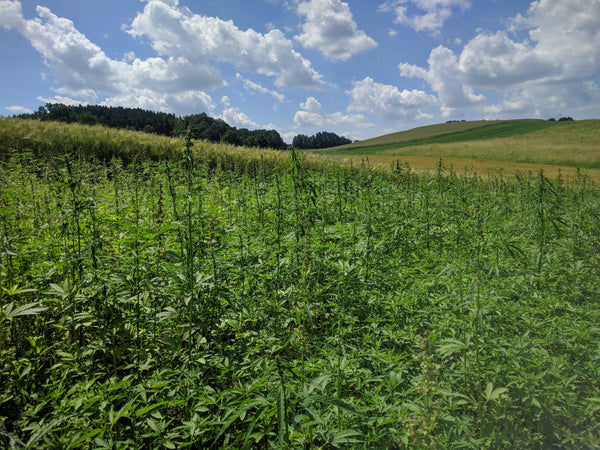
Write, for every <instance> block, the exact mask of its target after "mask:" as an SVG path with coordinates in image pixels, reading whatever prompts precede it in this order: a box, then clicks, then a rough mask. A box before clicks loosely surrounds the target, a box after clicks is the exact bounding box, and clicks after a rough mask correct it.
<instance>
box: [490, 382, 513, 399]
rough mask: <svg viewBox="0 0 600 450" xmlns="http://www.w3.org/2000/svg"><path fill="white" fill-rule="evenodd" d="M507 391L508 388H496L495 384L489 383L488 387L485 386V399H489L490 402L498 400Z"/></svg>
mask: <svg viewBox="0 0 600 450" xmlns="http://www.w3.org/2000/svg"><path fill="white" fill-rule="evenodd" d="M506 391H508V389H507V388H496V389H494V385H493V384H492V383H488V384H487V386H486V388H485V392H484V396H485V400H486V401H488V402H489V401H496V400H498V399H499V398H500V396H501V395H502V394H504V393H505V392H506Z"/></svg>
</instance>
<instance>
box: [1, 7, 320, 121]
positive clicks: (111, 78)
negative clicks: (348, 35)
mask: <svg viewBox="0 0 600 450" xmlns="http://www.w3.org/2000/svg"><path fill="white" fill-rule="evenodd" d="M36 11H37V14H38V17H37V18H34V19H31V20H26V19H25V18H24V17H23V13H22V8H21V3H20V2H19V1H17V0H0V25H1V26H3V27H4V28H7V29H11V28H15V29H17V30H18V31H19V32H20V33H21V34H22V35H23V36H24V37H25V38H27V39H28V40H29V41H30V42H31V44H32V46H33V47H34V48H35V49H36V50H37V51H38V52H39V53H40V54H41V55H42V56H43V58H44V61H45V63H46V65H47V66H48V67H49V68H50V69H51V71H50V73H51V75H52V79H53V80H54V81H55V82H56V83H57V85H58V87H57V88H55V89H54V90H55V91H56V92H57V94H58V95H57V96H56V97H55V98H54V99H51V100H52V101H53V102H57V101H59V100H60V99H64V100H65V101H68V102H70V103H73V102H77V103H79V102H83V103H88V102H89V103H91V102H94V103H95V102H97V101H98V100H99V99H101V98H103V99H104V101H103V104H108V105H116V104H121V105H123V106H132V107H141V108H148V109H153V110H164V111H175V112H177V113H180V114H184V113H187V112H194V108H198V107H200V108H203V109H204V110H212V109H214V107H215V105H214V103H213V102H212V99H211V98H210V96H209V95H208V94H207V93H206V90H209V89H214V88H219V87H221V86H223V85H224V84H225V83H224V82H223V79H222V78H221V75H220V73H219V71H218V70H217V68H216V66H215V62H217V61H224V62H227V63H230V64H231V65H233V66H234V67H235V68H237V69H238V70H240V71H249V72H255V73H259V74H263V75H266V76H269V77H274V78H275V84H276V85H278V86H282V87H293V86H304V87H313V88H318V87H320V86H321V84H322V82H321V75H320V74H318V73H317V72H316V71H315V70H314V69H313V68H312V65H311V63H310V62H309V61H308V60H306V59H304V58H302V56H301V55H300V54H299V53H298V52H296V51H294V50H293V47H292V42H291V41H290V40H289V39H286V38H285V37H284V36H283V34H282V33H281V32H280V31H278V30H273V31H271V32H270V33H268V34H265V35H263V34H260V33H257V32H255V31H254V30H247V31H241V30H240V29H238V28H237V27H236V26H235V25H234V24H233V22H231V21H229V22H226V21H223V20H221V19H218V18H211V17H203V16H199V15H195V14H193V13H191V11H189V10H188V9H187V8H183V7H179V6H178V1H177V0H148V1H147V3H146V5H145V8H144V10H143V12H140V13H139V14H138V15H137V17H136V18H135V19H134V20H133V22H132V24H131V26H130V28H129V29H128V30H127V31H128V32H129V33H130V34H131V35H132V36H145V37H147V38H148V39H149V40H150V42H151V45H152V47H153V48H154V49H155V50H156V51H157V52H158V53H159V56H158V57H152V58H147V59H140V58H137V57H136V56H135V54H134V53H133V52H127V53H125V54H124V56H123V58H122V59H121V60H114V59H111V58H109V57H108V56H107V55H106V54H105V53H104V51H103V50H102V49H101V48H100V47H99V46H98V45H96V44H94V43H92V42H91V41H90V40H89V39H88V38H87V37H86V36H85V35H84V34H83V33H81V32H79V31H78V30H77V29H76V28H75V25H74V24H73V22H72V21H71V20H69V19H66V18H61V17H58V16H56V15H55V14H53V13H52V12H51V11H50V9H48V8H46V7H41V6H38V7H37V8H36ZM253 87H254V88H258V87H259V85H256V86H253ZM270 94H271V95H273V96H274V97H275V98H281V97H280V94H278V93H276V92H275V91H272V92H270ZM76 99H79V100H76ZM195 111H197V109H196V110H195Z"/></svg>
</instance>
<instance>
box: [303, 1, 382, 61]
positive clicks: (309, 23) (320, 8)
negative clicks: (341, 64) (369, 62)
mask: <svg viewBox="0 0 600 450" xmlns="http://www.w3.org/2000/svg"><path fill="white" fill-rule="evenodd" d="M297 12H298V14H299V15H301V16H304V17H306V22H305V23H304V24H303V25H302V33H301V34H299V35H298V36H295V39H296V40H298V41H299V42H300V43H301V44H302V45H303V46H304V47H307V48H313V49H318V50H319V51H320V52H321V53H322V54H323V55H325V56H326V57H327V58H330V59H333V60H341V61H347V60H348V59H350V58H351V57H352V56H353V55H355V54H357V53H361V52H364V51H366V50H370V49H372V48H374V47H376V46H377V43H376V42H375V41H374V40H373V39H372V38H370V37H369V36H367V34H366V33H365V32H364V31H362V30H359V29H358V26H357V24H356V22H355V21H354V18H353V16H352V12H351V11H350V7H349V6H348V3H346V2H342V1H341V0H309V1H306V2H302V3H300V4H298V8H297Z"/></svg>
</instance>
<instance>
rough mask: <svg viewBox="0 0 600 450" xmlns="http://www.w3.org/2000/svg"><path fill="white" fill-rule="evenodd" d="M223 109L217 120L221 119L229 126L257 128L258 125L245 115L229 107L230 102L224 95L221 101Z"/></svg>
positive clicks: (237, 109)
mask: <svg viewBox="0 0 600 450" xmlns="http://www.w3.org/2000/svg"><path fill="white" fill-rule="evenodd" d="M221 103H223V106H224V109H223V114H221V115H220V116H219V118H221V119H223V120H224V121H225V122H227V123H228V124H229V125H232V126H234V127H241V128H258V127H259V125H258V124H257V123H256V122H254V121H253V120H251V119H250V118H249V117H248V116H247V115H246V114H244V113H243V112H241V111H240V109H239V108H236V107H233V106H231V100H230V98H229V97H227V96H226V95H225V96H223V98H222V99H221Z"/></svg>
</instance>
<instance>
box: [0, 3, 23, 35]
mask: <svg viewBox="0 0 600 450" xmlns="http://www.w3.org/2000/svg"><path fill="white" fill-rule="evenodd" d="M24 24H25V21H24V20H23V11H22V10H21V3H20V2H15V1H10V0H0V25H2V27H3V28H4V29H6V30H10V29H12V28H16V29H17V30H19V32H22V28H23V26H24Z"/></svg>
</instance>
